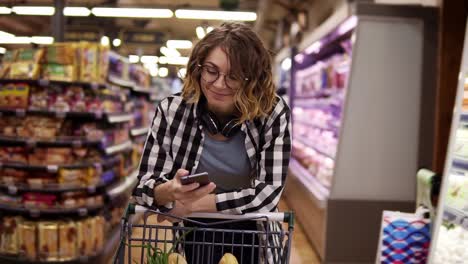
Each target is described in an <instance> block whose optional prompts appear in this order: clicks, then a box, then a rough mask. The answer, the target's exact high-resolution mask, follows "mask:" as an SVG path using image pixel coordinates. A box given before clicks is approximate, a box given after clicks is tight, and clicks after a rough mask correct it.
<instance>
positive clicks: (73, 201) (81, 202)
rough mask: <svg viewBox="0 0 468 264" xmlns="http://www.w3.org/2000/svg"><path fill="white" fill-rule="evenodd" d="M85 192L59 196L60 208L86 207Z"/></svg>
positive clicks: (67, 193) (66, 193)
mask: <svg viewBox="0 0 468 264" xmlns="http://www.w3.org/2000/svg"><path fill="white" fill-rule="evenodd" d="M87 196H88V195H87V194H86V192H80V191H73V192H64V193H62V195H61V206H62V207H63V208H79V207H84V206H86V197H87Z"/></svg>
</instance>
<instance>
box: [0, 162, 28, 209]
mask: <svg viewBox="0 0 468 264" xmlns="http://www.w3.org/2000/svg"><path fill="white" fill-rule="evenodd" d="M27 176H28V173H27V172H26V171H22V170H17V169H2V170H0V181H1V182H2V183H4V184H11V185H15V184H19V183H23V182H25V180H26V178H27ZM20 202H21V201H20Z"/></svg>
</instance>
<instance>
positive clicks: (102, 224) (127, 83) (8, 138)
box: [0, 50, 156, 263]
mask: <svg viewBox="0 0 468 264" xmlns="http://www.w3.org/2000/svg"><path fill="white" fill-rule="evenodd" d="M88 51H89V50H87V51H83V52H88ZM106 54H107V53H106V52H105V51H103V53H102V54H100V55H99V56H97V57H99V59H103V58H106V57H105V55H106ZM101 55H102V56H104V57H100V56H101ZM112 56H113V57H112ZM116 57H118V58H122V56H120V55H118V54H113V53H112V54H109V55H108V57H107V59H108V60H109V64H110V66H111V67H113V68H109V72H107V71H106V76H107V77H105V78H103V79H101V77H103V76H99V78H100V79H101V80H103V81H105V83H98V82H81V81H76V82H64V81H52V80H46V79H38V80H24V79H4V80H0V88H2V89H0V122H2V124H6V126H3V125H2V126H1V127H0V220H2V221H1V222H2V228H0V229H1V230H2V231H0V242H2V241H6V240H7V239H13V238H12V237H15V239H20V237H21V236H22V234H23V233H21V232H23V231H24V230H23V229H21V230H20V229H19V227H16V226H15V227H14V228H17V229H15V230H16V231H14V232H18V233H17V234H16V233H13V234H11V233H8V232H10V231H5V230H9V228H11V227H10V226H8V223H9V221H10V222H12V221H13V222H15V223H19V224H24V225H25V226H26V225H27V227H28V228H30V229H29V230H33V229H34V230H36V231H34V232H35V233H34V235H33V237H34V239H40V238H39V237H40V228H41V225H43V224H52V226H55V228H57V231H56V232H59V229H58V227H59V226H60V224H63V223H68V224H70V226H73V228H75V229H76V230H74V232H75V234H76V233H78V232H81V231H78V230H77V229H78V225H79V224H80V223H81V224H83V225H85V223H86V224H89V225H91V222H92V223H93V224H92V225H93V227H89V230H92V228H95V229H96V230H97V229H99V228H101V230H104V231H103V232H104V233H105V234H104V238H103V239H104V241H103V243H102V248H99V249H96V248H94V250H93V253H91V251H89V248H88V249H87V251H86V252H85V253H83V252H82V251H78V246H79V245H78V244H79V243H78V242H76V243H77V244H76V247H77V249H76V252H75V256H74V257H73V258H72V259H70V258H69V257H66V256H65V257H64V258H62V256H60V259H61V261H58V260H57V259H54V256H53V255H49V256H51V257H50V258H48V257H46V258H45V259H44V256H42V257H40V256H39V254H45V253H44V252H43V249H42V248H41V247H39V244H35V243H33V244H32V245H33V246H34V247H36V250H37V252H35V253H34V252H33V253H31V251H29V252H28V251H27V250H28V249H24V248H20V247H19V246H18V248H16V249H11V248H10V249H8V248H4V247H5V246H6V244H5V243H0V262H1V263H8V262H10V261H12V262H14V263H105V262H106V261H108V260H109V259H110V258H111V257H112V254H113V250H114V249H115V247H116V246H117V242H118V240H119V239H120V234H119V233H120V229H119V226H118V224H119V220H120V215H121V214H122V213H123V209H124V208H125V206H126V204H127V202H128V199H129V197H130V195H131V190H132V189H133V188H134V186H135V185H136V183H137V171H136V168H137V163H138V161H139V155H140V153H139V152H140V151H142V150H140V148H141V149H142V142H141V141H142V139H143V140H144V137H143V135H146V133H147V131H148V129H149V122H150V121H151V120H150V115H151V113H152V112H154V108H152V106H153V105H154V103H153V102H151V101H150V100H152V99H151V98H152V97H154V96H155V95H156V92H155V91H153V90H151V89H150V87H149V86H145V85H148V83H145V84H136V83H135V82H134V81H132V80H130V79H128V78H126V77H125V76H127V77H128V73H126V72H125V70H128V65H127V66H126V67H124V68H123V71H120V73H121V74H122V76H115V73H116V70H121V69H120V68H119V67H115V66H116V65H114V64H112V58H116ZM100 63H101V62H100ZM102 65H105V63H102ZM99 70H100V71H101V70H102V69H99ZM144 71H146V70H144ZM139 74H140V75H139V77H142V75H141V74H143V75H144V74H147V77H148V78H149V73H148V72H139ZM26 85H29V86H26ZM23 88H25V89H27V93H25V94H21V96H22V97H21V98H20V99H21V100H22V101H21V104H15V103H16V101H14V100H15V98H16V97H11V94H8V92H11V91H15V92H16V91H17V90H19V89H23ZM2 96H3V97H2ZM38 98H39V99H38ZM18 100H19V99H18ZM23 100H24V101H23ZM37 100H42V101H41V102H39V103H38V102H37ZM154 107H155V106H154ZM26 121H28V122H29V123H28V122H26ZM42 127H44V128H43V129H42ZM47 129H50V130H51V131H53V133H52V132H51V131H46V132H49V133H48V134H47V133H45V134H43V131H45V130H47ZM28 133H29V135H27V134H28ZM20 135H27V136H20ZM54 155H55V156H54ZM69 156H70V157H69ZM26 197H27V199H30V200H26ZM104 219H105V220H104ZM88 222H89V223H88ZM83 228H85V227H83ZM83 230H88V229H86V228H85V229H83ZM89 230H88V231H89ZM93 230H94V229H93ZM106 230H107V231H110V232H107V231H106ZM88 231H86V232H88ZM83 232H84V231H83ZM83 232H81V233H82V235H83V236H88V235H92V234H91V233H93V231H90V234H88V235H86V234H84V233H83ZM94 233H95V232H94ZM59 235H60V234H59ZM62 235H63V234H62ZM31 236H32V235H31ZM42 239H43V240H44V238H42ZM57 239H58V238H57ZM36 242H37V241H36ZM93 243H94V242H93ZM18 245H19V244H18ZM55 246H58V248H57V250H59V248H60V244H58V245H55ZM30 247H31V246H30ZM12 250H13V251H12ZM25 250H26V251H25ZM51 250H52V249H51ZM80 250H82V249H80ZM57 252H58V251H57ZM28 254H29V255H28ZM31 254H34V255H35V256H33V257H31ZM51 254H52V253H51ZM53 254H55V253H53ZM57 254H62V253H61V252H58V253H57Z"/></svg>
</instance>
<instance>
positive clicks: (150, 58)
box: [140, 56, 158, 64]
mask: <svg viewBox="0 0 468 264" xmlns="http://www.w3.org/2000/svg"><path fill="white" fill-rule="evenodd" d="M140 61H141V63H145V64H150V63H154V64H155V63H158V56H141V59H140Z"/></svg>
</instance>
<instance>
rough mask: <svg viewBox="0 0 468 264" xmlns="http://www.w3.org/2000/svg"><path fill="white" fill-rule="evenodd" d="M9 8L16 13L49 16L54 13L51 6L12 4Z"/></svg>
mask: <svg viewBox="0 0 468 264" xmlns="http://www.w3.org/2000/svg"><path fill="white" fill-rule="evenodd" d="M11 10H13V12H15V13H16V14H17V15H33V16H51V15H53V14H54V13H55V8H54V7H52V6H14V7H13V8H12V9H11Z"/></svg>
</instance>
